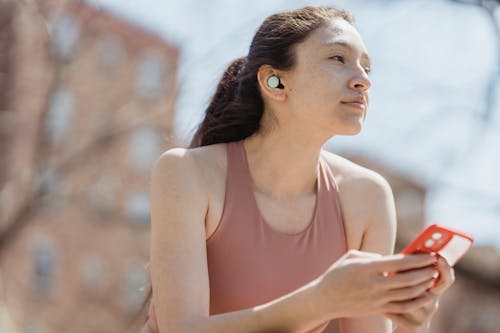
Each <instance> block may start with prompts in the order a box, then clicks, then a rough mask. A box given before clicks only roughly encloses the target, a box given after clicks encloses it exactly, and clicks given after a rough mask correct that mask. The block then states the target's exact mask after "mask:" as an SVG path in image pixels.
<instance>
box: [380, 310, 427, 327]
mask: <svg viewBox="0 0 500 333" xmlns="http://www.w3.org/2000/svg"><path fill="white" fill-rule="evenodd" d="M384 317H386V318H388V319H390V320H391V321H392V322H393V323H394V324H396V325H397V326H402V327H409V328H412V327H413V328H414V327H418V326H421V325H422V324H423V323H419V322H415V321H413V320H412V319H410V318H408V317H406V316H405V315H401V314H395V313H385V314H384Z"/></svg>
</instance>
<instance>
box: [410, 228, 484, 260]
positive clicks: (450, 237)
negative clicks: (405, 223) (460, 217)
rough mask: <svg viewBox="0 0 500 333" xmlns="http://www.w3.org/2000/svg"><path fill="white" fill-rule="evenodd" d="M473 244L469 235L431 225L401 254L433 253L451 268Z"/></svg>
mask: <svg viewBox="0 0 500 333" xmlns="http://www.w3.org/2000/svg"><path fill="white" fill-rule="evenodd" d="M473 243H474V238H473V237H472V236H471V235H469V234H466V233H464V232H461V231H458V230H454V229H451V228H448V227H444V226H442V225H438V224H433V225H430V226H429V227H427V229H425V230H424V231H422V233H421V234H420V235H418V237H417V238H415V240H413V241H412V242H411V243H410V244H408V246H407V247H405V248H404V249H403V251H401V253H404V254H411V253H421V252H425V253H434V254H438V255H440V256H441V257H443V258H445V259H446V260H447V261H448V264H449V265H450V266H453V265H455V264H456V263H457V262H458V261H459V260H460V259H461V258H462V257H463V256H464V255H465V253H467V251H468V250H469V249H470V248H471V246H472V244H473Z"/></svg>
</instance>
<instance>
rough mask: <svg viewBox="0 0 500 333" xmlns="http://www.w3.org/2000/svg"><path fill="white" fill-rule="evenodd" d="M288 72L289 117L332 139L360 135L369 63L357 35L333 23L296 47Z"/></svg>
mask: <svg viewBox="0 0 500 333" xmlns="http://www.w3.org/2000/svg"><path fill="white" fill-rule="evenodd" d="M295 51H296V64H295V67H294V68H293V69H292V70H291V71H290V72H288V73H287V78H286V85H285V86H286V88H287V95H288V102H289V107H290V108H291V110H289V111H290V112H291V115H293V116H294V117H296V118H299V119H297V120H299V121H300V122H301V123H302V124H304V125H305V124H309V125H311V126H312V127H311V129H312V130H315V131H321V132H323V131H324V133H325V134H328V135H329V136H331V135H335V134H340V135H352V134H357V133H358V132H359V131H360V130H361V127H362V124H363V120H364V117H365V115H366V109H367V107H368V99H369V96H368V89H369V88H370V86H371V82H370V80H369V78H368V72H369V68H370V60H369V57H368V55H367V52H366V48H365V45H364V43H363V41H362V40H361V37H360V35H359V33H358V32H357V31H356V29H355V28H354V27H353V26H352V25H351V24H349V23H348V22H346V21H344V20H342V19H332V20H330V21H329V22H328V23H327V24H324V25H322V26H321V27H320V28H318V29H317V30H315V31H313V32H312V33H311V34H310V35H309V36H308V38H307V39H306V40H304V41H303V42H302V43H300V44H297V45H296V48H295Z"/></svg>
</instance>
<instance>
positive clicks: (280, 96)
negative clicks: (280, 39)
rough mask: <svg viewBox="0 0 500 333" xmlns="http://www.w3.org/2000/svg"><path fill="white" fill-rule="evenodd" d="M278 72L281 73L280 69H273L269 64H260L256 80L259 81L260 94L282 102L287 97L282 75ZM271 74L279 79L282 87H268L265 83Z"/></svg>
mask: <svg viewBox="0 0 500 333" xmlns="http://www.w3.org/2000/svg"><path fill="white" fill-rule="evenodd" d="M280 74H282V73H281V72H280V71H277V70H275V69H273V68H272V67H271V66H269V65H263V66H261V67H260V68H259V70H258V72H257V81H258V82H259V86H260V91H261V92H262V95H265V96H266V97H267V98H269V99H271V100H274V101H277V102H283V101H284V100H286V97H287V94H286V83H285V82H283V75H280ZM273 75H275V76H277V77H278V78H279V79H280V83H281V85H283V86H284V88H271V87H269V85H268V84H267V80H268V79H269V78H270V77H271V76H273Z"/></svg>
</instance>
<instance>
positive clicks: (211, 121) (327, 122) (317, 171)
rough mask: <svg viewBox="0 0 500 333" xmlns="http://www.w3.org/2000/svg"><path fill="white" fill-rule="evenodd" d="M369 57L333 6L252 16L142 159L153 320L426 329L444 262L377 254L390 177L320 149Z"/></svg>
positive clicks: (387, 251)
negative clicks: (175, 126)
mask: <svg viewBox="0 0 500 333" xmlns="http://www.w3.org/2000/svg"><path fill="white" fill-rule="evenodd" d="M369 71H370V59H369V57H368V55H367V51H366V49H365V46H364V44H363V41H362V40H361V37H360V36H359V34H358V32H357V31H356V29H355V27H354V23H353V18H352V16H351V15H350V14H349V13H348V12H346V11H342V10H338V9H334V8H331V7H305V8H302V9H298V10H294V11H290V12H286V13H280V14H276V15H272V16H270V17H269V18H268V19H266V20H265V21H264V23H263V24H262V26H261V27H260V28H259V30H258V31H257V33H256V35H255V37H254V39H253V41H252V44H251V46H250V50H249V53H248V56H247V57H244V58H240V59H237V60H235V61H234V62H233V63H232V64H231V65H230V66H229V67H228V69H227V70H226V72H225V73H224V75H223V78H222V80H221V82H220V84H219V86H218V87H217V91H216V93H215V95H214V97H213V100H212V101H211V103H210V105H209V106H208V108H207V110H206V115H205V118H204V120H203V122H202V123H201V125H200V127H199V128H198V130H197V132H196V133H195V135H194V138H193V141H192V144H191V147H190V148H189V149H181V148H176V149H171V150H169V151H167V152H165V153H164V154H163V155H162V156H161V157H160V158H159V160H158V161H157V163H156V165H155V168H154V171H153V174H152V182H151V198H152V209H151V218H152V226H151V228H152V229H151V278H152V287H153V295H154V307H153V306H151V307H150V318H149V324H150V326H151V329H152V330H153V331H158V330H159V331H160V332H161V333H170V332H176V333H192V332H193V333H194V332H200V333H201V332H204V333H206V332H214V333H215V332H217V333H222V332H231V333H238V332H242V333H243V332H245V333H248V332H304V333H305V332H309V333H319V332H334V331H336V328H335V327H336V324H339V326H340V328H339V329H340V331H341V332H344V333H345V332H348V333H352V332H371V333H379V332H380V333H381V332H391V331H392V330H391V321H392V322H393V323H395V324H396V325H397V328H396V330H395V332H400V333H402V332H427V330H428V325H429V322H430V319H431V316H432V314H433V313H434V312H435V310H436V309H437V304H438V300H439V297H440V296H441V295H442V293H443V292H444V290H446V289H447V288H448V287H449V286H450V285H451V284H452V282H453V270H452V268H450V267H449V266H448V265H447V263H446V262H445V261H444V260H442V259H436V258H434V257H432V256H430V255H423V254H421V255H407V256H403V255H391V254H392V252H393V249H394V243H395V234H396V220H395V209H394V199H393V197H392V192H391V190H390V187H389V185H388V184H387V182H386V181H385V180H384V179H383V178H382V177H381V176H379V175H378V174H376V173H374V172H372V171H370V170H367V169H365V168H363V167H360V166H358V165H356V164H354V163H352V162H350V161H348V160H345V159H343V158H341V157H339V156H337V155H334V154H331V153H329V152H326V151H323V150H322V149H321V148H322V146H323V144H324V143H325V142H326V141H327V140H328V139H330V138H331V137H332V136H334V135H354V134H357V133H358V132H359V131H360V130H361V127H362V125H363V121H364V119H365V116H366V111H367V107H368V99H369V95H368V91H369V88H370V86H371V82H370V79H369V77H368V73H369ZM388 272H394V273H396V274H388ZM438 275H439V281H438V283H437V285H436V286H435V287H434V288H432V289H429V288H430V287H431V285H432V284H433V283H434V282H435V280H436V279H437V276H438ZM155 314H158V315H155Z"/></svg>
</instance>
